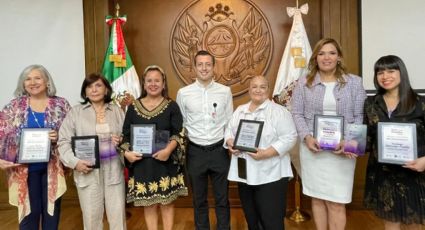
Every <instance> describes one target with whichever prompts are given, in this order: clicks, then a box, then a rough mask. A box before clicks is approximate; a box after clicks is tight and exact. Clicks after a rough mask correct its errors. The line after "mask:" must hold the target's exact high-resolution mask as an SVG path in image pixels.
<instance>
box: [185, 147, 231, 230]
mask: <svg viewBox="0 0 425 230" xmlns="http://www.w3.org/2000/svg"><path fill="white" fill-rule="evenodd" d="M222 144H223V141H220V142H219V143H216V144H213V145H210V146H199V145H196V144H194V143H191V142H189V145H188V151H187V153H188V154H187V156H188V157H187V171H188V174H189V179H190V183H191V187H192V196H193V207H194V214H195V227H196V229H198V230H206V229H210V223H209V217H208V200H207V197H208V177H209V178H210V179H211V183H212V187H213V193H214V198H215V215H216V219H217V229H219V230H227V229H230V208H229V199H228V186H229V182H228V180H227V173H228V171H229V166H230V157H229V155H228V154H227V151H226V149H224V148H223V147H222Z"/></svg>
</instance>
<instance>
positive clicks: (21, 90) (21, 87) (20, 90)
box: [14, 65, 56, 97]
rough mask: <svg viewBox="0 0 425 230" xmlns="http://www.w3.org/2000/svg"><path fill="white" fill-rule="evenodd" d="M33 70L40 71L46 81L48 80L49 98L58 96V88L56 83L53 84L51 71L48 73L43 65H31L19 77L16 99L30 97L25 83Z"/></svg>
mask: <svg viewBox="0 0 425 230" xmlns="http://www.w3.org/2000/svg"><path fill="white" fill-rule="evenodd" d="M33 70H38V71H40V73H41V76H42V77H43V78H44V80H46V84H47V96H49V97H52V96H55V95H56V87H55V83H54V82H53V78H52V76H51V75H50V73H49V71H47V69H46V68H44V66H42V65H30V66H28V67H26V68H25V69H24V70H23V71H22V73H21V75H19V79H18V85H17V86H16V89H15V93H14V95H15V97H21V96H23V95H28V92H27V91H25V87H24V81H25V79H27V77H28V74H30V73H31V71H33Z"/></svg>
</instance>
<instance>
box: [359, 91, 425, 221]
mask: <svg viewBox="0 0 425 230" xmlns="http://www.w3.org/2000/svg"><path fill="white" fill-rule="evenodd" d="M364 111H365V116H364V119H365V124H367V125H368V128H367V140H368V144H367V152H369V161H368V164H367V172H366V187H365V195H364V204H365V206H366V207H368V208H371V209H373V211H374V212H375V214H376V215H377V216H378V217H380V218H382V219H385V220H388V221H392V222H401V223H403V224H414V223H416V224H425V175H424V172H415V171H413V170H410V169H407V168H403V167H402V166H401V165H394V164H383V163H379V162H378V148H377V143H378V140H377V129H378V128H377V127H378V122H407V123H415V124H416V136H417V144H418V157H423V156H425V99H424V98H423V97H418V102H417V103H416V108H415V110H413V111H411V112H410V113H408V114H406V115H397V111H398V107H397V108H396V109H395V110H394V111H393V112H392V113H391V114H388V109H387V107H386V105H385V101H384V99H383V97H382V95H376V96H374V97H371V98H368V99H367V100H366V102H365V109H364Z"/></svg>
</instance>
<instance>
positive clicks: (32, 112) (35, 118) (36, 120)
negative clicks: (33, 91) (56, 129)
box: [30, 106, 42, 128]
mask: <svg viewBox="0 0 425 230" xmlns="http://www.w3.org/2000/svg"><path fill="white" fill-rule="evenodd" d="M30 110H31V114H32V116H33V117H34V120H35V122H36V123H37V125H38V127H39V128H42V127H41V125H40V123H39V122H38V119H37V117H36V116H35V114H34V111H33V110H32V108H31V106H30Z"/></svg>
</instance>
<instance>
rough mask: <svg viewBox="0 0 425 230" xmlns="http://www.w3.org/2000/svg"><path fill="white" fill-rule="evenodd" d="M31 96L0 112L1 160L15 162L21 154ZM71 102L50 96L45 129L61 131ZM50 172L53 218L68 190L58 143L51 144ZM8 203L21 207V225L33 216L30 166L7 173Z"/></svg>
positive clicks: (50, 205)
mask: <svg viewBox="0 0 425 230" xmlns="http://www.w3.org/2000/svg"><path fill="white" fill-rule="evenodd" d="M28 108H29V97H28V96H22V97H18V98H15V99H13V100H12V101H10V103H9V104H7V105H6V106H5V107H4V108H3V110H1V111H0V158H1V159H4V160H7V161H12V162H15V161H16V159H17V157H18V156H17V155H18V153H19V141H20V134H21V129H22V128H24V127H25V125H26V124H27V119H28ZM70 108H71V107H70V105H69V103H68V101H66V100H65V99H64V98H61V97H55V96H54V97H49V101H48V105H47V108H46V111H45V114H44V117H45V121H44V123H45V124H46V127H50V128H52V129H54V130H56V131H58V130H59V127H60V125H61V124H62V120H63V119H64V118H65V116H66V113H67V112H68V111H69V110H70ZM47 170H48V179H47V180H48V204H47V205H48V213H49V214H50V215H53V212H54V202H55V200H56V199H57V198H59V197H61V196H62V195H63V194H64V193H65V191H66V182H65V177H64V172H63V168H62V164H61V163H60V161H59V157H58V152H57V146H56V144H52V145H51V157H50V161H49V163H48V166H47ZM7 174H8V186H9V203H10V204H12V205H14V206H17V207H18V219H19V222H21V220H22V219H23V218H24V217H25V216H27V215H28V214H30V212H31V208H30V202H29V194H28V184H27V178H28V165H25V164H24V165H21V166H18V167H14V168H12V169H9V170H8V171H7Z"/></svg>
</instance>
